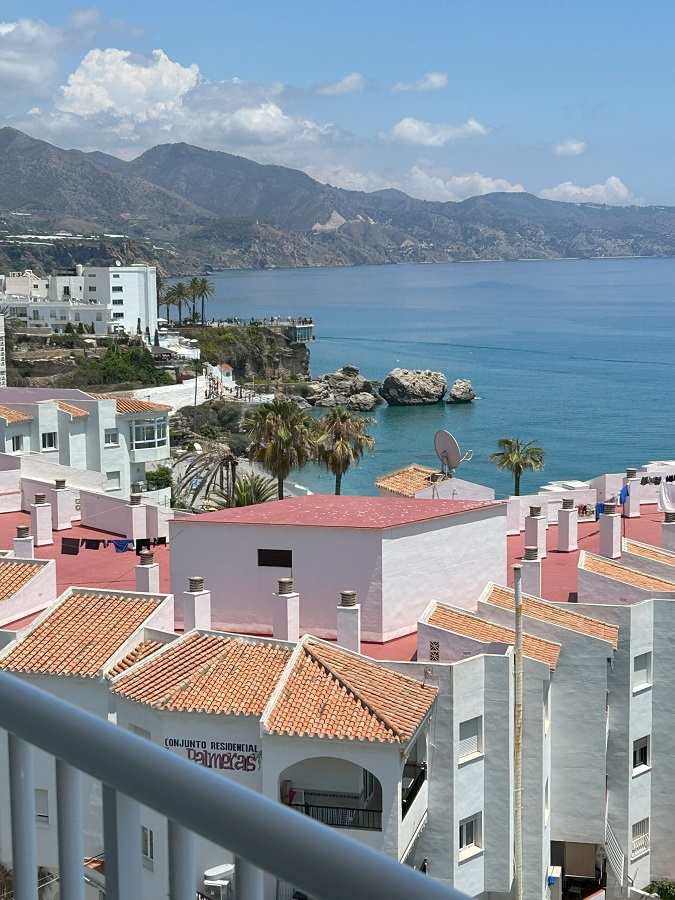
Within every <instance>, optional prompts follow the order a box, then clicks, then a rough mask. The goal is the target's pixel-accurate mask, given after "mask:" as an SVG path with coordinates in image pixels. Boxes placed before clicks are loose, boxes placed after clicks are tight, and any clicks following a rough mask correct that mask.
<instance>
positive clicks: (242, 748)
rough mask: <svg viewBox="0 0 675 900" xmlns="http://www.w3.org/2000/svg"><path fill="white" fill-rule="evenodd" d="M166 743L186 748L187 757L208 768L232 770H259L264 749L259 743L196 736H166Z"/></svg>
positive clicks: (168, 745) (170, 747) (180, 748)
mask: <svg viewBox="0 0 675 900" xmlns="http://www.w3.org/2000/svg"><path fill="white" fill-rule="evenodd" d="M164 745H165V746H166V747H168V748H169V749H172V750H176V749H178V750H185V751H186V754H187V758H188V759H189V760H192V761H193V762H196V763H199V765H200V766H205V767H206V768H207V769H221V770H223V771H230V772H257V771H258V770H259V769H260V763H261V760H262V751H261V750H259V749H258V745H257V744H237V743H232V742H228V741H200V740H197V739H195V738H170V737H168V738H166V739H165V741H164Z"/></svg>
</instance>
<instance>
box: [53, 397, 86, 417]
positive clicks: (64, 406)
mask: <svg viewBox="0 0 675 900" xmlns="http://www.w3.org/2000/svg"><path fill="white" fill-rule="evenodd" d="M54 402H55V403H56V405H57V406H58V408H59V409H61V410H63V412H67V413H70V415H71V416H73V418H79V417H80V416H88V415H89V413H88V412H87V411H86V409H78V408H77V406H71V405H70V403H64V402H63V400H55V401H54Z"/></svg>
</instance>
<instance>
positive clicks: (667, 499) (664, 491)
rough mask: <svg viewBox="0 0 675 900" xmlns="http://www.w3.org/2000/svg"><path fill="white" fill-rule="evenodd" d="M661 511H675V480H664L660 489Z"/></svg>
mask: <svg viewBox="0 0 675 900" xmlns="http://www.w3.org/2000/svg"><path fill="white" fill-rule="evenodd" d="M658 510H659V512H675V481H662V482H661V490H660V491H659V505H658Z"/></svg>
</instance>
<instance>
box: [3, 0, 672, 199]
mask: <svg viewBox="0 0 675 900" xmlns="http://www.w3.org/2000/svg"><path fill="white" fill-rule="evenodd" d="M674 37H675V3H673V2H672V0H649V2H647V3H644V4H637V3H634V2H629V0H565V2H563V3H550V2H548V0H508V2H505V0H416V2H401V0H386V2H384V0H359V2H355V0H340V2H339V3H327V2H325V0H311V2H310V0H284V2H281V0H248V2H242V0H240V2H238V3H233V2H230V0H193V2H192V3H181V4H178V3H175V2H172V0H164V2H161V3H160V2H157V0H143V2H138V0H136V2H131V0H116V2H115V3H108V2H103V3H99V4H98V5H96V6H87V5H83V4H80V3H77V2H72V0H59V2H58V3H56V2H54V0H2V2H1V3H0V126H3V125H11V126H12V127H14V128H18V129H20V130H21V131H25V132H26V133H27V134H30V135H32V136H33V137H36V138H40V139H42V140H45V141H48V142H50V143H52V144H55V145H56V146H58V147H63V148H67V149H69V148H77V149H80V150H85V151H91V150H101V151H104V152H106V153H110V154H113V155H115V156H119V157H121V158H123V159H133V158H134V157H136V156H138V155H140V154H141V153H143V152H144V151H145V150H147V149H149V148H150V147H153V146H155V145H156V144H165V143H176V142H182V141H184V142H187V143H190V144H194V145H197V146H199V147H205V148H208V149H211V150H222V151H225V152H228V153H234V154H237V155H239V156H245V157H247V158H249V159H253V160H256V161H257V162H260V163H273V164H277V165H282V166H289V167H292V168H297V169H302V170H303V171H305V172H307V173H308V174H309V175H311V176H312V177H313V178H316V179H317V180H319V181H321V182H324V183H329V184H333V185H336V186H338V187H343V188H349V189H353V190H364V191H373V190H379V189H382V188H398V189H399V190H403V191H405V192H406V193H408V194H410V195H412V196H414V197H419V198H422V199H425V200H443V201H445V200H455V201H457V200H464V199H466V198H467V197H470V196H474V195H477V194H485V193H489V192H491V191H523V190H524V191H529V192H530V193H533V194H536V195H537V196H539V197H543V198H548V199H553V200H568V201H573V202H595V203H608V204H614V205H622V206H623V205H629V204H639V205H675V179H674V178H673V177H672V174H671V160H672V157H673V149H674V146H673V145H674V132H675V121H674V120H673V117H672V115H671V113H670V112H669V110H672V109H673V94H674V92H675V73H674V71H673V70H674V68H675V52H674V48H675V45H674V42H673V39H674Z"/></svg>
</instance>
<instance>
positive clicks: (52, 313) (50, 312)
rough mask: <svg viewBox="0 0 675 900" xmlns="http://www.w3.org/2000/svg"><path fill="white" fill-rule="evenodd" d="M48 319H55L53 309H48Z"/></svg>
mask: <svg viewBox="0 0 675 900" xmlns="http://www.w3.org/2000/svg"><path fill="white" fill-rule="evenodd" d="M49 318H50V319H55V318H56V310H55V309H50V310H49Z"/></svg>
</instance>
